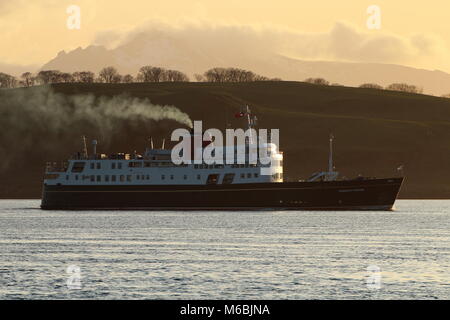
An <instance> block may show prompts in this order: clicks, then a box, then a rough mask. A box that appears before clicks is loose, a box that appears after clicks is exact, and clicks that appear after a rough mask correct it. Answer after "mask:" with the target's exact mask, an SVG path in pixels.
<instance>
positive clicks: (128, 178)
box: [127, 174, 131, 182]
mask: <svg viewBox="0 0 450 320" xmlns="http://www.w3.org/2000/svg"><path fill="white" fill-rule="evenodd" d="M127 181H128V182H131V175H129V174H128V175H127Z"/></svg>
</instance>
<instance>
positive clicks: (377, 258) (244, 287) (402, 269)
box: [0, 200, 450, 300]
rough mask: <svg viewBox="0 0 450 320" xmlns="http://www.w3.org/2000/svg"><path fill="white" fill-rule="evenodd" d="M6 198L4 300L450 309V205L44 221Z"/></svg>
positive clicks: (92, 214) (0, 289)
mask: <svg viewBox="0 0 450 320" xmlns="http://www.w3.org/2000/svg"><path fill="white" fill-rule="evenodd" d="M39 204H40V201H39V200H0V299H252V300H258V299H275V300H278V299H283V300H284V299H339V300H340V299H368V300H378V299H449V298H450V200H398V201H397V202H396V205H395V210H394V211H372V212H371V211H351V212H350V211H273V210H272V211H271V210H267V211H42V210H40V208H39Z"/></svg>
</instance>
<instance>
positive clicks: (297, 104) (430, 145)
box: [0, 81, 450, 198]
mask: <svg viewBox="0 0 450 320" xmlns="http://www.w3.org/2000/svg"><path fill="white" fill-rule="evenodd" d="M38 89H39V88H37V89H36V88H28V89H26V88H25V89H24V88H22V89H13V90H8V93H7V91H5V90H3V91H0V115H1V116H2V120H1V121H2V122H1V124H2V128H3V132H2V135H1V137H0V148H1V149H0V152H2V153H3V154H5V155H6V157H7V159H6V161H5V163H4V164H3V166H1V167H0V170H1V176H2V180H3V181H4V183H3V184H2V186H1V188H0V197H3V198H18V197H26V198H30V197H36V198H37V197H39V196H40V190H41V178H42V173H43V169H44V164H45V162H46V161H59V160H64V159H65V158H67V157H68V156H69V155H71V154H72V153H74V152H76V151H80V150H81V139H80V136H81V135H83V134H85V135H86V136H88V138H89V139H94V138H97V139H98V140H99V146H98V148H99V152H103V153H111V152H116V151H123V152H133V151H134V150H137V151H143V149H144V148H145V146H146V143H147V142H146V140H147V139H148V137H150V136H152V137H153V139H154V141H155V143H157V144H159V143H161V141H162V139H163V138H166V140H170V133H171V132H172V130H173V129H174V128H176V127H179V126H180V124H178V123H177V122H175V121H171V120H163V121H159V122H157V121H143V120H142V119H129V120H121V121H119V122H115V123H114V125H113V126H110V127H108V128H104V127H102V125H101V122H98V123H97V125H95V123H94V125H93V124H92V123H91V122H85V121H83V120H80V119H73V121H72V119H71V118H70V117H68V118H67V119H64V125H63V126H59V127H57V130H53V129H50V127H51V126H52V121H57V120H55V119H58V118H57V117H49V118H48V119H49V120H48V121H45V119H46V118H45V117H44V118H43V119H44V120H40V121H36V120H35V118H34V117H31V116H27V114H26V112H27V111H24V113H20V110H21V108H22V105H23V104H24V103H26V101H27V100H26V99H23V100H22V101H21V104H13V103H10V102H7V101H11V100H8V99H4V98H3V97H4V95H6V94H9V95H11V92H14V94H17V95H22V94H24V92H27V91H28V92H30V90H38ZM52 90H54V91H55V92H57V93H60V94H63V95H65V96H78V95H93V96H96V97H100V96H109V97H113V96H116V95H120V94H126V95H128V96H130V97H137V98H148V99H149V100H150V101H151V102H152V103H153V104H160V105H173V106H176V107H177V108H179V109H180V110H181V111H183V112H185V113H187V114H188V115H189V116H190V118H191V119H192V120H203V124H204V128H219V129H225V128H227V127H244V126H245V121H244V120H243V119H235V118H234V114H235V113H236V112H238V111H239V110H240V107H241V106H243V105H246V104H248V105H249V106H250V107H251V109H252V111H253V113H254V114H256V115H257V117H258V119H259V124H258V125H259V127H260V128H268V129H270V128H279V129H280V140H281V141H280V147H281V149H282V151H284V157H285V161H284V166H285V168H284V170H285V177H286V178H287V179H289V180H297V179H304V178H307V177H308V176H309V175H310V174H311V173H313V172H315V171H318V170H322V169H325V168H326V166H327V154H328V136H329V134H330V133H333V134H334V136H335V138H336V140H335V166H336V169H337V170H338V171H339V172H340V173H341V175H342V176H346V177H353V176H356V175H358V174H363V175H366V176H378V177H386V176H397V175H399V172H398V171H397V170H396V169H397V167H398V166H399V165H401V164H403V165H404V174H405V176H406V178H407V179H406V183H405V185H404V188H403V189H402V191H401V195H400V196H401V197H402V198H450V183H449V181H450V99H444V98H437V97H433V96H427V95H418V94H407V93H400V92H393V91H384V90H376V89H360V88H349V87H338V86H336V87H335V86H317V85H311V84H307V83H301V82H284V81H283V82H254V83H223V84H219V83H132V84H58V85H53V87H52ZM5 101H6V102H5ZM56 104H57V103H56ZM11 108H14V110H15V111H14V112H15V113H14V114H13V111H12V109H11ZM57 108H58V106H57V105H56V106H55V109H52V112H57ZM24 110H25V109H24Z"/></svg>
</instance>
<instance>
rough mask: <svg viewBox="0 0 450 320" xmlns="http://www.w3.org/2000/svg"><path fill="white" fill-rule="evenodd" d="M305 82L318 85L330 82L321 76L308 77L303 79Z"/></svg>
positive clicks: (325, 84)
mask: <svg viewBox="0 0 450 320" xmlns="http://www.w3.org/2000/svg"><path fill="white" fill-rule="evenodd" d="M305 82H307V83H311V84H317V85H320V86H328V85H329V84H330V82H329V81H327V80H325V79H323V78H308V79H306V80H305Z"/></svg>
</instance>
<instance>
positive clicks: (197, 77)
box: [194, 73, 205, 82]
mask: <svg viewBox="0 0 450 320" xmlns="http://www.w3.org/2000/svg"><path fill="white" fill-rule="evenodd" d="M194 79H195V81H197V82H203V81H205V77H204V76H203V75H201V74H198V73H196V74H194Z"/></svg>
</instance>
